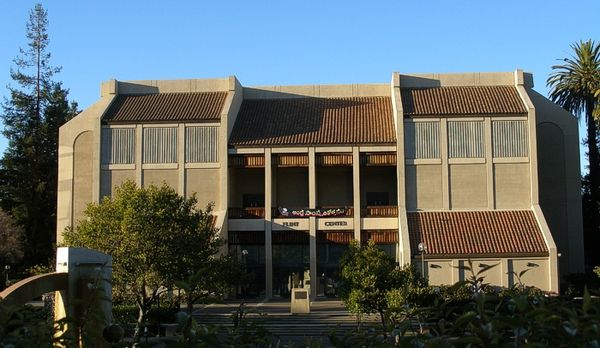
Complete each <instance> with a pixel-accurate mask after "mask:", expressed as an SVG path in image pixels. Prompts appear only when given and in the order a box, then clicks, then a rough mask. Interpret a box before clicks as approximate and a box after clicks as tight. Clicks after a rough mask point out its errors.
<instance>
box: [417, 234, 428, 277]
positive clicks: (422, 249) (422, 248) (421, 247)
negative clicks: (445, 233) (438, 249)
mask: <svg viewBox="0 0 600 348" xmlns="http://www.w3.org/2000/svg"><path fill="white" fill-rule="evenodd" d="M417 248H418V249H419V252H420V253H421V276H423V278H425V254H426V253H427V244H425V243H423V242H421V243H419V245H418V246H417Z"/></svg>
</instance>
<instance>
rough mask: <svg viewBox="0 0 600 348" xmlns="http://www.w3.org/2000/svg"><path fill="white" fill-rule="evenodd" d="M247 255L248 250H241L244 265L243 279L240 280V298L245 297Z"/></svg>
mask: <svg viewBox="0 0 600 348" xmlns="http://www.w3.org/2000/svg"><path fill="white" fill-rule="evenodd" d="M247 256H248V250H246V249H243V250H242V264H243V265H244V278H243V279H244V280H243V281H242V299H243V300H245V299H246V277H247V273H248V269H247V268H246V257H247Z"/></svg>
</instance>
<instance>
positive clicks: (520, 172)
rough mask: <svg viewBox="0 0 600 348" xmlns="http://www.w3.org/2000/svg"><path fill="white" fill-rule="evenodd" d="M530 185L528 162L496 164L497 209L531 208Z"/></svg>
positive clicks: (495, 194)
mask: <svg viewBox="0 0 600 348" xmlns="http://www.w3.org/2000/svg"><path fill="white" fill-rule="evenodd" d="M530 185H531V181H530V177H529V164H528V163H495V164H494V198H495V199H496V201H495V206H496V209H529V207H530V206H531V200H530V194H529V192H530V191H531V187H530Z"/></svg>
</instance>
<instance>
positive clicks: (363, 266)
mask: <svg viewBox="0 0 600 348" xmlns="http://www.w3.org/2000/svg"><path fill="white" fill-rule="evenodd" d="M340 267H341V281H342V284H341V289H340V290H341V298H342V300H343V301H344V302H345V304H346V307H347V308H348V310H349V311H350V312H352V313H356V314H357V315H359V316H360V315H361V314H363V313H378V314H379V316H380V318H381V324H382V325H383V329H384V331H385V330H386V327H387V325H386V317H387V315H386V312H387V310H388V308H389V300H390V299H391V298H393V299H395V304H398V301H400V300H399V299H398V298H399V296H401V295H400V294H399V293H398V292H397V291H396V290H398V289H405V288H412V287H425V286H426V281H425V280H424V279H423V278H422V277H421V276H420V275H418V274H417V273H416V271H415V270H414V269H413V268H412V267H411V266H406V267H403V268H401V267H397V266H396V264H395V262H394V259H392V258H391V257H390V256H388V255H387V254H386V253H385V252H384V251H383V250H381V249H379V248H378V247H377V246H376V245H375V242H374V241H372V240H370V241H369V242H368V243H367V245H365V246H363V247H361V246H360V245H359V244H358V243H352V244H351V245H350V248H349V249H348V251H347V252H346V253H345V254H344V255H343V256H342V258H341V260H340Z"/></svg>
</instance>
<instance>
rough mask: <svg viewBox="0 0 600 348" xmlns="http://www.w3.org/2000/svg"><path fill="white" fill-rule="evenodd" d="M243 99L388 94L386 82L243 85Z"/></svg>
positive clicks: (388, 89)
mask: <svg viewBox="0 0 600 348" xmlns="http://www.w3.org/2000/svg"><path fill="white" fill-rule="evenodd" d="M243 93H244V99H274V98H301V97H321V98H336V97H372V96H389V95H390V87H389V85H388V84H384V83H381V84H351V85H299V86H257V87H244V91H243Z"/></svg>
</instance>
